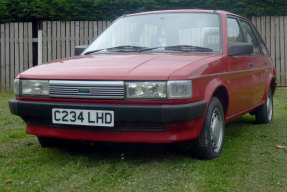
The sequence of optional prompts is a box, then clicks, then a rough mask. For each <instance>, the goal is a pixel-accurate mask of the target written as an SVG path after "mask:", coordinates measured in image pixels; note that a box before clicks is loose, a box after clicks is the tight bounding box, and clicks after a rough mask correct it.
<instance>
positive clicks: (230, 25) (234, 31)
mask: <svg viewBox="0 0 287 192" xmlns="http://www.w3.org/2000/svg"><path fill="white" fill-rule="evenodd" d="M227 36H228V42H244V40H243V36H242V34H241V31H240V27H239V24H238V22H237V20H236V19H233V18H227Z"/></svg>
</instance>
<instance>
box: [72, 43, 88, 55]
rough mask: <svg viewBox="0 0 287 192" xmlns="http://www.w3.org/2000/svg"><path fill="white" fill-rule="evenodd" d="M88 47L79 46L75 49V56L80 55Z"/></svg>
mask: <svg viewBox="0 0 287 192" xmlns="http://www.w3.org/2000/svg"><path fill="white" fill-rule="evenodd" d="M88 46H89V45H79V46H76V47H75V56H79V55H81V54H82V53H83V52H84V51H85V49H87V48H88Z"/></svg>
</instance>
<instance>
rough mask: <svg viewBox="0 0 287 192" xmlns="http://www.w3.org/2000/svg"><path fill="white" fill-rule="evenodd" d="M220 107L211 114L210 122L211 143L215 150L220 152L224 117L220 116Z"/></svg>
mask: <svg viewBox="0 0 287 192" xmlns="http://www.w3.org/2000/svg"><path fill="white" fill-rule="evenodd" d="M220 115H221V114H220V113H219V111H218V109H215V110H214V111H213V113H212V116H211V124H210V126H211V127H210V128H211V129H210V132H211V133H210V135H211V143H212V148H213V151H214V152H216V153H217V152H218V151H219V149H220V147H221V143H222V137H223V120H222V119H223V118H222V117H221V116H220Z"/></svg>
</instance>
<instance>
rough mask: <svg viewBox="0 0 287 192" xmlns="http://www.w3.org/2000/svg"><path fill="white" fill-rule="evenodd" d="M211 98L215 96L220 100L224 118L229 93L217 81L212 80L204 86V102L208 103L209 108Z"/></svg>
mask: <svg viewBox="0 0 287 192" xmlns="http://www.w3.org/2000/svg"><path fill="white" fill-rule="evenodd" d="M213 96H216V97H217V98H218V99H219V100H220V102H221V104H222V107H223V111H224V116H225V117H226V115H227V111H228V106H229V93H228V89H227V88H226V86H225V85H224V84H223V83H222V82H221V81H220V80H219V79H213V80H212V81H210V82H209V83H208V85H207V86H206V89H205V97H204V100H206V101H208V105H207V106H209V102H210V100H211V98H212V97H213Z"/></svg>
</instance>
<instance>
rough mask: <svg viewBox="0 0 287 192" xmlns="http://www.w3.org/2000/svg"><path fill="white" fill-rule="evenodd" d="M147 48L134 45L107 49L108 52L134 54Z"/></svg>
mask: <svg viewBox="0 0 287 192" xmlns="http://www.w3.org/2000/svg"><path fill="white" fill-rule="evenodd" d="M145 48H146V47H141V46H133V45H121V46H117V47H111V48H107V50H108V51H120V52H132V51H139V50H142V49H145Z"/></svg>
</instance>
